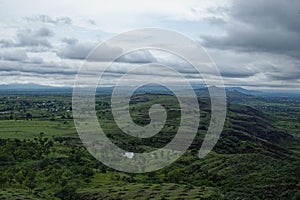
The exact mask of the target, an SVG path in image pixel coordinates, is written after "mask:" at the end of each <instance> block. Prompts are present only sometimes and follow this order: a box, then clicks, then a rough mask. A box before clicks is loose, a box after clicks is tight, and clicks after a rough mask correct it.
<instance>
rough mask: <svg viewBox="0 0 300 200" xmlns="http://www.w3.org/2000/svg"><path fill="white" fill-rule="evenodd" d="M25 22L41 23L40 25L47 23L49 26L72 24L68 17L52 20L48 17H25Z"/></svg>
mask: <svg viewBox="0 0 300 200" xmlns="http://www.w3.org/2000/svg"><path fill="white" fill-rule="evenodd" d="M26 20H27V21H31V22H42V23H49V24H72V20H71V19H70V18H69V17H58V18H52V17H50V16H48V15H38V16H35V17H26Z"/></svg>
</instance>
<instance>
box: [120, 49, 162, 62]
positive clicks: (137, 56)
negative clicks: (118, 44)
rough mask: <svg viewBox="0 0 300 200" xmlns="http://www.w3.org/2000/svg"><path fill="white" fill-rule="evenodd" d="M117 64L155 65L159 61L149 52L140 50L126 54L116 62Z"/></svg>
mask: <svg viewBox="0 0 300 200" xmlns="http://www.w3.org/2000/svg"><path fill="white" fill-rule="evenodd" d="M116 62H124V63H155V62H157V60H156V59H155V58H154V56H153V55H152V54H151V53H150V52H149V51H148V50H138V51H135V52H132V53H128V54H125V55H124V56H122V57H120V58H119V59H117V60H116Z"/></svg>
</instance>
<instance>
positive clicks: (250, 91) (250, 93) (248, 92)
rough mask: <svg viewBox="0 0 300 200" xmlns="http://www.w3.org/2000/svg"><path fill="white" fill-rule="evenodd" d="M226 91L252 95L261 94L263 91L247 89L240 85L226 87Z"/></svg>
mask: <svg viewBox="0 0 300 200" xmlns="http://www.w3.org/2000/svg"><path fill="white" fill-rule="evenodd" d="M226 90H227V91H238V92H241V93H244V94H249V95H254V96H261V95H262V94H263V92H261V91H255V90H247V89H245V88H242V87H226Z"/></svg>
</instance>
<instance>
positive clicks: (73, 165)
mask: <svg viewBox="0 0 300 200" xmlns="http://www.w3.org/2000/svg"><path fill="white" fill-rule="evenodd" d="M72 141H73V142H72ZM59 149H60V150H59ZM0 164H1V165H0V184H1V185H0V186H1V188H2V189H4V188H6V187H14V188H21V189H22V188H23V189H26V188H27V189H28V192H30V193H34V194H35V195H36V196H38V197H41V198H46V196H47V195H50V196H56V197H58V198H60V199H78V198H77V193H76V190H77V189H78V188H77V187H78V185H82V184H87V183H89V182H90V181H91V178H92V177H93V175H94V173H95V172H96V171H98V170H99V171H101V172H106V170H105V167H104V166H103V165H101V163H100V162H98V161H96V160H95V159H93V158H92V157H91V156H90V155H89V154H88V152H87V151H86V150H85V149H84V148H83V147H81V146H78V141H77V140H75V139H74V140H70V138H67V139H64V138H52V139H49V138H47V137H45V134H44V133H43V132H41V133H40V136H39V137H37V138H34V139H33V140H19V139H0Z"/></svg>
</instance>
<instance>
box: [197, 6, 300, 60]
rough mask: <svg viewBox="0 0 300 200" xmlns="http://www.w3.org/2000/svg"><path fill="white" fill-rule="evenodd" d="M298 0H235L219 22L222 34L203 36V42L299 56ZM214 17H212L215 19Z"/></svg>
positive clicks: (221, 46) (251, 50)
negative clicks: (223, 33) (226, 15)
mask: <svg viewBox="0 0 300 200" xmlns="http://www.w3.org/2000/svg"><path fill="white" fill-rule="evenodd" d="M299 8H300V1H299V0H286V1H282V0H264V1H261V0H251V1H244V0H236V1H233V5H232V7H230V8H229V9H227V10H226V12H227V14H228V16H229V19H228V20H226V23H223V24H220V26H222V27H223V28H224V29H225V35H223V36H203V38H202V39H203V40H204V43H205V45H206V46H208V47H213V48H219V49H234V50H237V51H247V52H256V51H257V52H271V53H277V54H285V55H289V56H293V57H297V58H300V54H299V52H300V15H299ZM214 20H215V19H212V21H214Z"/></svg>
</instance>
